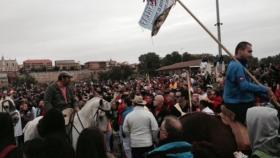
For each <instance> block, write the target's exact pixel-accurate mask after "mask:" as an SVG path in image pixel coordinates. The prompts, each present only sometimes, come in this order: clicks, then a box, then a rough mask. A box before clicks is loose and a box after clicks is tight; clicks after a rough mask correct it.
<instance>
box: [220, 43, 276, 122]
mask: <svg viewBox="0 0 280 158" xmlns="http://www.w3.org/2000/svg"><path fill="white" fill-rule="evenodd" d="M252 52H253V50H252V44H250V43H249V42H240V43H239V44H238V45H237V46H236V48H235V56H236V58H237V60H239V62H240V63H241V64H240V63H238V62H236V61H234V60H232V61H231V62H230V63H229V65H228V68H227V73H226V79H225V87H224V96H223V97H224V103H225V105H226V107H227V108H228V109H230V110H231V111H233V112H234V113H235V120H237V121H239V122H241V123H244V122H245V119H246V113H247V109H248V108H250V107H252V106H254V105H255V94H259V95H269V96H273V92H272V91H271V89H270V88H268V87H265V86H262V85H257V84H254V83H252V81H251V78H250V76H249V75H248V74H246V72H245V68H246V67H247V62H248V59H250V58H252Z"/></svg>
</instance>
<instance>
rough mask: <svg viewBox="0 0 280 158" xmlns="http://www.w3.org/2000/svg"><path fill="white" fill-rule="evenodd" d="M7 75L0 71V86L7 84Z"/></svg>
mask: <svg viewBox="0 0 280 158" xmlns="http://www.w3.org/2000/svg"><path fill="white" fill-rule="evenodd" d="M8 84H9V81H8V75H7V74H6V73H0V88H2V87H6V86H8Z"/></svg>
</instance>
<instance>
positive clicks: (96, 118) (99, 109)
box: [70, 99, 111, 135]
mask: <svg viewBox="0 0 280 158" xmlns="http://www.w3.org/2000/svg"><path fill="white" fill-rule="evenodd" d="M101 106H103V99H100V101H99V106H98V108H97V110H96V112H95V113H94V115H93V119H95V122H96V124H95V125H94V127H98V125H99V121H98V117H99V112H100V111H102V112H105V114H106V115H107V113H110V112H111V110H105V109H103V108H101ZM76 114H77V117H78V120H79V122H80V124H81V126H82V131H83V130H84V129H85V126H84V124H83V122H82V121H81V118H80V115H79V113H78V112H76ZM73 118H74V117H73ZM70 125H71V127H73V128H74V129H75V131H76V132H77V133H78V134H79V135H80V134H81V132H79V130H78V129H77V127H76V126H75V125H74V119H72V120H71V122H70Z"/></svg>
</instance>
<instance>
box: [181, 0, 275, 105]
mask: <svg viewBox="0 0 280 158" xmlns="http://www.w3.org/2000/svg"><path fill="white" fill-rule="evenodd" d="M176 1H177V2H178V3H179V4H180V5H181V6H182V7H183V8H184V9H185V10H186V11H187V12H188V13H189V14H190V15H191V16H192V17H193V18H194V19H195V21H196V22H197V23H198V24H199V25H200V26H201V27H202V28H203V29H204V30H205V31H206V32H207V33H208V35H209V36H210V37H211V38H212V39H213V40H214V41H215V42H216V43H217V44H218V45H219V46H221V47H222V49H223V50H224V51H225V52H226V53H227V54H228V55H229V56H230V57H231V58H232V59H233V60H235V61H236V62H237V63H239V64H241V63H240V62H239V61H238V60H237V59H236V58H235V56H233V55H232V54H231V53H230V51H229V50H228V49H227V48H226V47H225V46H224V45H223V44H222V43H221V42H220V41H219V40H218V39H217V38H216V37H215V36H214V35H213V34H212V33H211V32H210V31H209V30H208V29H207V28H206V27H205V26H204V25H203V24H202V23H201V21H200V20H199V19H198V18H197V17H196V16H195V15H194V14H193V13H192V12H191V11H190V9H188V8H187V7H186V6H185V5H184V4H183V3H182V1H181V0H176ZM241 65H242V64H241ZM242 66H243V65H242ZM243 67H244V66H243ZM244 70H245V72H246V73H247V74H248V75H249V76H250V77H251V78H252V79H253V81H254V82H256V83H257V84H258V85H262V84H261V83H260V82H259V81H258V80H257V79H256V77H255V76H254V75H252V74H251V73H250V72H249V70H248V69H247V68H245V67H244ZM272 101H273V102H274V103H275V104H276V106H278V107H279V108H280V104H279V103H278V102H277V100H275V97H274V98H272Z"/></svg>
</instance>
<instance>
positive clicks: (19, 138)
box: [0, 43, 280, 158]
mask: <svg viewBox="0 0 280 158" xmlns="http://www.w3.org/2000/svg"><path fill="white" fill-rule="evenodd" d="M245 51H247V52H245ZM244 53H249V54H250V53H252V49H251V44H249V43H243V44H241V45H239V46H238V47H237V50H236V56H237V57H239V58H238V59H239V60H240V61H241V63H242V64H243V66H246V60H245V59H246V58H247V57H250V55H247V56H246V55H244ZM236 72H237V73H236ZM236 74H237V76H236ZM187 76H188V75H186V74H185V73H183V74H177V75H172V76H158V77H153V78H138V79H135V80H128V81H103V82H99V83H94V82H92V81H80V82H75V83H72V84H70V83H71V77H72V76H71V74H69V73H68V72H62V73H61V74H60V75H59V76H58V80H57V81H56V82H54V83H51V84H49V85H47V86H46V85H45V86H42V85H40V86H39V85H33V86H32V87H31V88H26V87H13V88H10V89H8V90H4V91H3V92H2V93H1V98H2V102H1V104H2V105H4V104H5V103H4V102H6V101H7V100H8V101H7V104H8V105H9V106H10V107H9V108H11V107H15V109H14V110H13V111H15V112H16V114H19V115H18V116H19V117H13V116H11V115H9V114H6V113H0V124H1V126H0V138H1V139H0V142H1V143H0V158H12V157H26V158H41V157H44V158H47V157H48V158H55V157H57V158H58V157H59V158H63V157H65V158H71V157H73V158H74V157H75V158H92V157H97V158H109V157H114V155H115V157H126V158H144V157H150V158H159V157H182V158H183V157H184V158H191V157H203V156H201V155H200V154H197V153H196V152H193V151H194V149H193V147H192V144H191V143H189V142H187V141H184V139H183V138H182V137H183V134H182V133H183V131H182V130H183V129H182V124H181V122H180V121H179V120H178V118H179V117H180V116H182V115H184V114H186V113H190V112H203V113H206V114H209V115H212V116H216V115H217V114H219V113H221V107H222V105H224V104H225V105H226V107H227V108H228V109H230V110H231V111H233V112H234V113H235V114H236V120H237V121H239V122H241V123H243V124H246V125H247V127H248V131H249V136H250V141H251V148H252V156H255V157H256V158H264V156H261V155H268V156H271V157H280V153H279V151H280V137H279V134H278V130H279V115H278V112H277V110H275V109H272V108H269V109H267V108H266V107H263V108H264V109H261V110H260V109H258V108H255V109H252V107H253V105H257V106H262V105H266V104H267V103H268V102H269V97H271V96H274V97H276V98H277V99H278V101H280V86H279V84H280V83H279V80H278V81H277V80H275V81H274V83H272V86H273V87H271V88H268V87H265V86H257V85H255V84H253V83H251V82H250V81H249V77H248V76H247V75H246V74H245V72H244V70H243V67H241V66H240V65H238V64H237V63H234V61H233V62H232V63H231V64H229V67H228V72H227V73H226V74H218V75H216V74H210V73H204V74H199V73H197V74H190V77H189V78H188V77H187ZM188 81H189V83H190V84H188ZM272 93H274V94H272ZM253 94H254V95H253ZM255 94H257V96H256V98H255ZM93 97H102V98H104V99H105V100H107V101H109V102H111V104H112V115H111V117H110V120H111V121H110V124H109V125H108V130H107V132H108V133H112V132H113V133H118V136H119V138H120V141H119V144H120V145H121V152H122V154H121V156H120V155H117V154H116V151H115V150H116V149H115V147H114V145H113V144H114V143H112V142H113V141H114V140H113V139H112V138H113V137H112V135H111V138H110V139H106V138H105V137H106V136H107V133H104V132H103V131H101V130H100V129H98V128H96V127H91V128H87V129H84V130H83V131H82V132H81V133H80V136H79V139H78V142H77V145H76V146H75V147H73V146H72V145H71V142H70V140H69V136H67V132H66V131H67V127H65V123H64V116H63V115H62V113H61V112H62V110H63V109H65V108H68V107H70V108H73V109H74V111H79V109H82V108H83V106H84V105H85V103H86V102H87V101H88V100H90V99H92V98H93ZM8 98H10V99H11V101H10V100H9V99H8ZM244 100H245V101H244ZM248 109H249V110H248ZM247 110H248V112H247ZM260 111H261V112H260ZM246 115H247V117H246ZM40 116H44V117H43V119H41V120H40V123H39V124H38V132H39V135H40V137H39V138H36V139H33V140H30V141H27V142H24V141H23V140H24V138H23V129H24V127H25V126H26V124H27V123H28V122H29V121H31V120H33V119H34V118H37V117H40ZM246 118H247V120H246ZM266 120H267V121H266ZM246 121H247V122H246ZM264 127H267V128H264ZM266 129H269V131H267V130H266ZM74 148H75V150H74ZM243 156H244V155H243Z"/></svg>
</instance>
